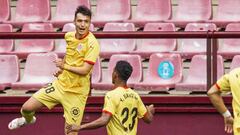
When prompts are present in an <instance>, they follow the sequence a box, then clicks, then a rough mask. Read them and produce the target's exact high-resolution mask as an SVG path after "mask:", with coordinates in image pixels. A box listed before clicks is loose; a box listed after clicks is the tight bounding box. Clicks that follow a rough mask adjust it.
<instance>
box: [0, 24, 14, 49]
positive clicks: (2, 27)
mask: <svg viewBox="0 0 240 135" xmlns="http://www.w3.org/2000/svg"><path fill="white" fill-rule="evenodd" d="M0 32H13V27H12V25H11V24H0ZM12 50H13V40H12V39H4V40H0V53H4V52H10V51H12Z"/></svg>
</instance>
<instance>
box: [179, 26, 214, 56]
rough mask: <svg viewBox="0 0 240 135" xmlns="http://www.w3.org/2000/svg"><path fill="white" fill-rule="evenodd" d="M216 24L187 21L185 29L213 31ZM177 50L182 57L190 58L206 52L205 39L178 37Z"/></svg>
mask: <svg viewBox="0 0 240 135" xmlns="http://www.w3.org/2000/svg"><path fill="white" fill-rule="evenodd" d="M216 29H217V26H216V25H215V24H213V23H189V24H187V26H186V28H185V31H208V30H210V31H213V30H216ZM177 52H178V53H180V54H181V55H182V57H183V58H191V57H192V56H193V55H196V54H203V53H206V39H179V43H178V47H177Z"/></svg>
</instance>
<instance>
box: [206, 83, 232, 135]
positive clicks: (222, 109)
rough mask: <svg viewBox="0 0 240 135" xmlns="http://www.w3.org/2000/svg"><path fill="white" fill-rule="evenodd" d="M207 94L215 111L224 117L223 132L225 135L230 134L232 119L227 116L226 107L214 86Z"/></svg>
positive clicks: (229, 115) (230, 116)
mask: <svg viewBox="0 0 240 135" xmlns="http://www.w3.org/2000/svg"><path fill="white" fill-rule="evenodd" d="M207 94H208V96H209V98H210V100H211V102H212V104H213V105H214V107H215V108H216V109H217V111H218V112H219V113H221V114H222V115H223V116H224V123H225V131H226V132H227V133H232V131H233V117H232V115H231V114H229V111H228V110H227V107H226V106H225V104H224V102H223V98H222V96H221V92H220V91H219V90H218V88H217V86H216V85H213V86H212V87H211V88H210V90H209V91H208V93H207Z"/></svg>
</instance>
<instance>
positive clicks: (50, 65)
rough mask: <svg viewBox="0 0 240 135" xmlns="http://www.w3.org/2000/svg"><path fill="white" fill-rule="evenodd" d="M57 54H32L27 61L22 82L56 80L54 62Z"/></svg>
mask: <svg viewBox="0 0 240 135" xmlns="http://www.w3.org/2000/svg"><path fill="white" fill-rule="evenodd" d="M56 59H57V54H55V53H32V54H29V55H28V57H27V60H26V65H25V70H24V74H23V79H22V81H24V82H36V83H37V82H39V81H40V80H41V81H44V82H50V81H52V80H53V79H54V76H53V73H54V72H56V71H57V67H56V66H55V63H54V62H53V61H54V60H56Z"/></svg>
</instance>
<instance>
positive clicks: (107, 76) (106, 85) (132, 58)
mask: <svg viewBox="0 0 240 135" xmlns="http://www.w3.org/2000/svg"><path fill="white" fill-rule="evenodd" d="M120 60H124V61H128V62H129V63H130V64H131V65H132V67H133V72H132V75H131V76H130V78H129V80H128V82H127V84H128V86H129V87H133V86H134V84H135V83H138V82H140V81H141V80H142V63H141V57H140V56H139V55H124V54H119V55H113V56H112V57H111V58H110V60H109V63H108V69H107V70H102V80H101V82H93V83H92V87H93V88H94V89H96V90H110V89H112V88H113V84H112V72H113V69H114V68H115V65H116V63H117V62H118V61H120Z"/></svg>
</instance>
